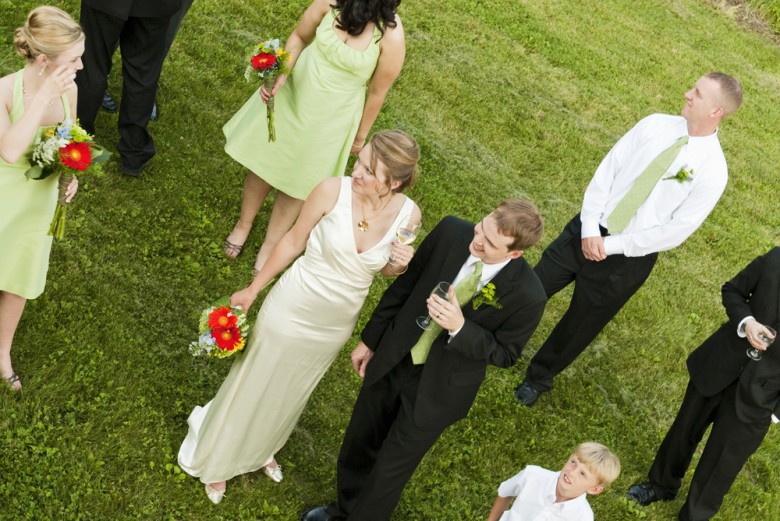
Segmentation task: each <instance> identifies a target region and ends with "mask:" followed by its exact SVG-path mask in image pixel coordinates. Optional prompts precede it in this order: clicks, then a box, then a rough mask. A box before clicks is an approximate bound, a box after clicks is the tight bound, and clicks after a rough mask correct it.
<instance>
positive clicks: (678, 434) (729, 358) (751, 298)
mask: <svg viewBox="0 0 780 521" xmlns="http://www.w3.org/2000/svg"><path fill="white" fill-rule="evenodd" d="M722 294H723V306H724V307H725V308H726V314H727V315H728V317H729V321H728V322H726V323H725V324H723V325H722V326H721V327H720V329H718V330H717V331H716V332H715V333H714V334H713V335H712V336H711V337H709V338H708V339H707V340H706V341H705V342H704V343H703V344H702V345H701V346H699V347H698V348H697V349H696V350H695V351H694V352H693V353H691V355H690V356H689V357H688V363H687V365H688V372H689V373H690V381H689V383H688V389H687V390H686V392H685V398H683V402H682V405H681V406H680V411H679V412H678V413H677V418H675V420H674V423H673V424H672V426H671V428H670V429H669V432H668V433H667V434H666V438H664V441H663V442H662V443H661V447H660V448H659V449H658V454H657V455H656V457H655V461H654V462H653V466H652V467H651V469H650V474H649V481H647V482H644V483H639V484H636V485H632V486H631V487H630V488H629V489H628V497H629V498H631V499H634V500H635V501H637V502H639V503H640V504H641V505H649V504H650V503H653V502H655V501H658V500H659V499H663V500H669V499H672V498H674V497H675V496H676V495H677V491H678V490H679V488H680V481H681V479H682V477H683V476H684V475H685V471H686V470H687V468H688V465H689V464H690V462H691V458H692V457H693V453H694V451H695V450H696V446H697V445H698V444H699V442H700V441H701V439H702V437H703V436H704V432H705V431H706V430H707V427H708V426H709V424H712V432H711V433H710V437H709V439H708V441H707V444H706V445H705V447H704V452H703V453H702V456H701V459H700V460H699V464H698V465H697V467H696V472H694V474H693V479H692V481H691V487H690V491H689V492H688V498H687V499H686V501H685V505H683V508H682V510H680V516H679V518H680V520H682V521H703V520H706V519H710V518H711V517H712V516H714V515H715V513H716V512H717V511H718V509H719V508H720V505H721V503H722V502H723V497H724V496H725V495H726V492H728V490H729V488H730V487H731V484H732V483H733V482H734V480H735V479H736V477H737V474H738V473H739V471H740V470H741V469H742V466H743V465H744V464H745V461H747V459H748V457H749V456H750V455H751V454H753V453H754V452H755V451H756V449H758V447H759V445H761V442H762V440H763V439H764V436H765V435H766V433H767V430H768V429H769V426H770V424H771V423H772V422H773V421H774V422H777V418H778V417H780V345H774V346H770V347H769V348H768V349H767V348H766V347H765V344H764V342H763V341H762V339H761V337H762V336H765V337H767V338H771V337H772V336H773V335H772V333H771V331H769V330H768V329H767V326H770V327H773V328H774V329H778V327H780V248H773V249H772V250H771V251H770V252H769V253H767V254H766V255H763V256H761V257H758V258H756V259H755V260H753V262H751V263H750V264H749V265H748V266H747V267H746V268H745V269H744V270H742V271H741V272H740V273H739V274H738V275H737V276H736V277H734V278H733V279H732V280H730V281H728V282H727V283H726V284H724V285H723V288H722ZM751 346H752V347H755V348H757V349H759V350H761V351H763V353H762V359H761V360H759V361H753V360H751V359H750V358H748V356H747V355H746V350H747V349H748V348H750V347H751Z"/></svg>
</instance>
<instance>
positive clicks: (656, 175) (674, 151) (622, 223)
mask: <svg viewBox="0 0 780 521" xmlns="http://www.w3.org/2000/svg"><path fill="white" fill-rule="evenodd" d="M687 142H688V136H683V137H681V138H680V139H678V140H677V141H675V142H674V144H673V145H672V146H670V147H669V148H667V149H666V150H664V151H663V152H661V153H660V154H658V156H657V157H656V158H655V159H653V160H652V161H650V164H649V165H647V168H645V171H644V172H642V173H641V174H640V175H639V177H637V178H636V181H634V185H633V186H632V187H631V189H630V190H629V191H628V193H627V194H626V195H624V196H623V199H621V200H620V202H619V203H618V204H617V206H616V207H615V209H614V210H612V213H611V214H609V217H607V230H608V231H609V233H610V234H616V233H621V232H622V231H623V230H625V229H626V226H628V223H629V222H630V221H631V218H632V217H633V216H634V214H636V212H637V210H639V207H640V206H642V203H644V202H645V199H647V196H649V195H650V192H652V191H653V188H655V185H656V184H658V181H660V179H661V176H662V175H664V174H665V173H666V171H667V170H669V167H670V166H672V163H673V162H674V160H675V159H676V158H677V155H678V154H679V153H680V149H681V148H682V146H683V145H684V144H686V143H687Z"/></svg>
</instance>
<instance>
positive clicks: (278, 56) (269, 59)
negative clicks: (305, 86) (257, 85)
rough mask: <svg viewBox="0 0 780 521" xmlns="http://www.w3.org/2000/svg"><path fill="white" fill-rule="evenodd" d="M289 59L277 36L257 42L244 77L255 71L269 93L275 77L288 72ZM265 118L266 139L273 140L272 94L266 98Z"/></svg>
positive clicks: (274, 132) (249, 77)
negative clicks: (266, 123)
mask: <svg viewBox="0 0 780 521" xmlns="http://www.w3.org/2000/svg"><path fill="white" fill-rule="evenodd" d="M289 61H290V53H289V52H287V51H285V50H284V48H283V47H281V46H280V44H279V39H278V38H275V39H273V40H266V41H265V42H262V43H258V44H257V46H256V47H255V52H254V53H253V54H252V57H251V58H249V65H247V68H246V71H244V77H245V78H246V79H247V81H249V80H251V78H252V76H253V73H256V74H257V76H258V77H259V78H260V80H261V81H262V82H263V86H264V87H265V90H267V91H268V93H269V94H271V92H273V90H274V85H276V78H278V77H279V76H280V75H282V74H287V73H289V72H290V66H289ZM266 119H267V120H268V141H269V142H271V141H274V142H275V141H276V130H275V129H274V97H273V96H271V97H270V98H268V103H266Z"/></svg>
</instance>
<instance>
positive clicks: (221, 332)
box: [190, 297, 249, 358]
mask: <svg viewBox="0 0 780 521" xmlns="http://www.w3.org/2000/svg"><path fill="white" fill-rule="evenodd" d="M198 331H199V333H200V336H199V337H198V340H197V341H196V342H192V343H191V344H190V353H192V354H193V355H195V356H200V355H207V356H213V357H216V358H227V357H228V356H231V355H233V354H235V353H237V352H239V351H241V350H242V349H244V346H245V345H246V338H247V335H248V334H249V324H247V321H246V314H245V313H244V312H243V310H242V309H241V308H237V307H236V308H232V307H230V297H222V298H221V299H219V300H218V301H217V302H215V303H214V304H213V305H211V306H209V307H207V308H206V309H204V310H203V313H201V315H200V322H199V328H198Z"/></svg>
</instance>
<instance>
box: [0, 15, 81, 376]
mask: <svg viewBox="0 0 780 521" xmlns="http://www.w3.org/2000/svg"><path fill="white" fill-rule="evenodd" d="M14 46H15V47H16V52H17V53H19V54H20V55H21V56H22V57H23V58H24V59H25V60H26V63H25V66H24V68H23V69H22V70H20V71H18V72H15V73H13V74H9V75H8V76H5V77H3V78H0V102H2V104H3V107H2V109H1V110H0V251H2V252H3V253H2V255H0V377H2V381H4V382H5V383H6V385H7V386H9V387H10V388H11V389H13V390H15V391H18V390H20V389H21V388H22V383H21V379H20V378H19V376H18V375H17V374H16V373H15V372H14V369H13V365H12V364H11V344H12V343H13V339H14V333H15V332H16V327H17V325H18V324H19V319H20V318H21V316H22V312H23V311H24V305H25V303H26V301H27V300H28V299H34V298H36V297H38V296H39V295H40V294H41V293H42V292H43V288H44V286H45V284H46V272H47V270H48V268H49V252H50V250H51V241H52V238H51V237H50V236H49V235H48V230H49V224H50V223H51V220H52V217H53V216H54V209H55V207H56V204H57V177H56V176H50V177H48V178H46V179H44V180H40V181H28V180H27V178H26V177H25V175H24V174H25V172H26V171H27V169H28V168H30V162H29V159H30V149H31V148H32V145H33V142H34V141H35V138H36V137H37V136H39V135H40V134H41V132H42V131H43V129H44V128H46V127H48V126H53V125H56V124H57V123H60V122H61V121H63V120H64V119H65V118H70V117H72V118H73V119H75V117H76V84H75V83H74V80H75V78H76V71H77V70H79V69H81V67H82V65H81V55H82V54H83V53H84V33H83V32H82V31H81V27H79V25H78V24H77V23H76V22H74V21H73V19H72V18H71V17H70V16H69V15H68V14H67V13H65V12H64V11H62V10H60V9H57V8H56V7H49V6H41V7H37V8H35V9H33V10H32V11H31V12H30V14H29V15H28V16H27V21H26V23H25V24H24V25H23V26H22V27H19V28H18V29H16V31H14ZM77 187H78V184H77V182H76V179H75V177H74V178H73V181H72V183H71V184H70V185H69V186H68V190H67V198H68V201H69V200H70V199H71V198H72V197H73V196H74V195H75V194H76V189H77Z"/></svg>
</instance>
